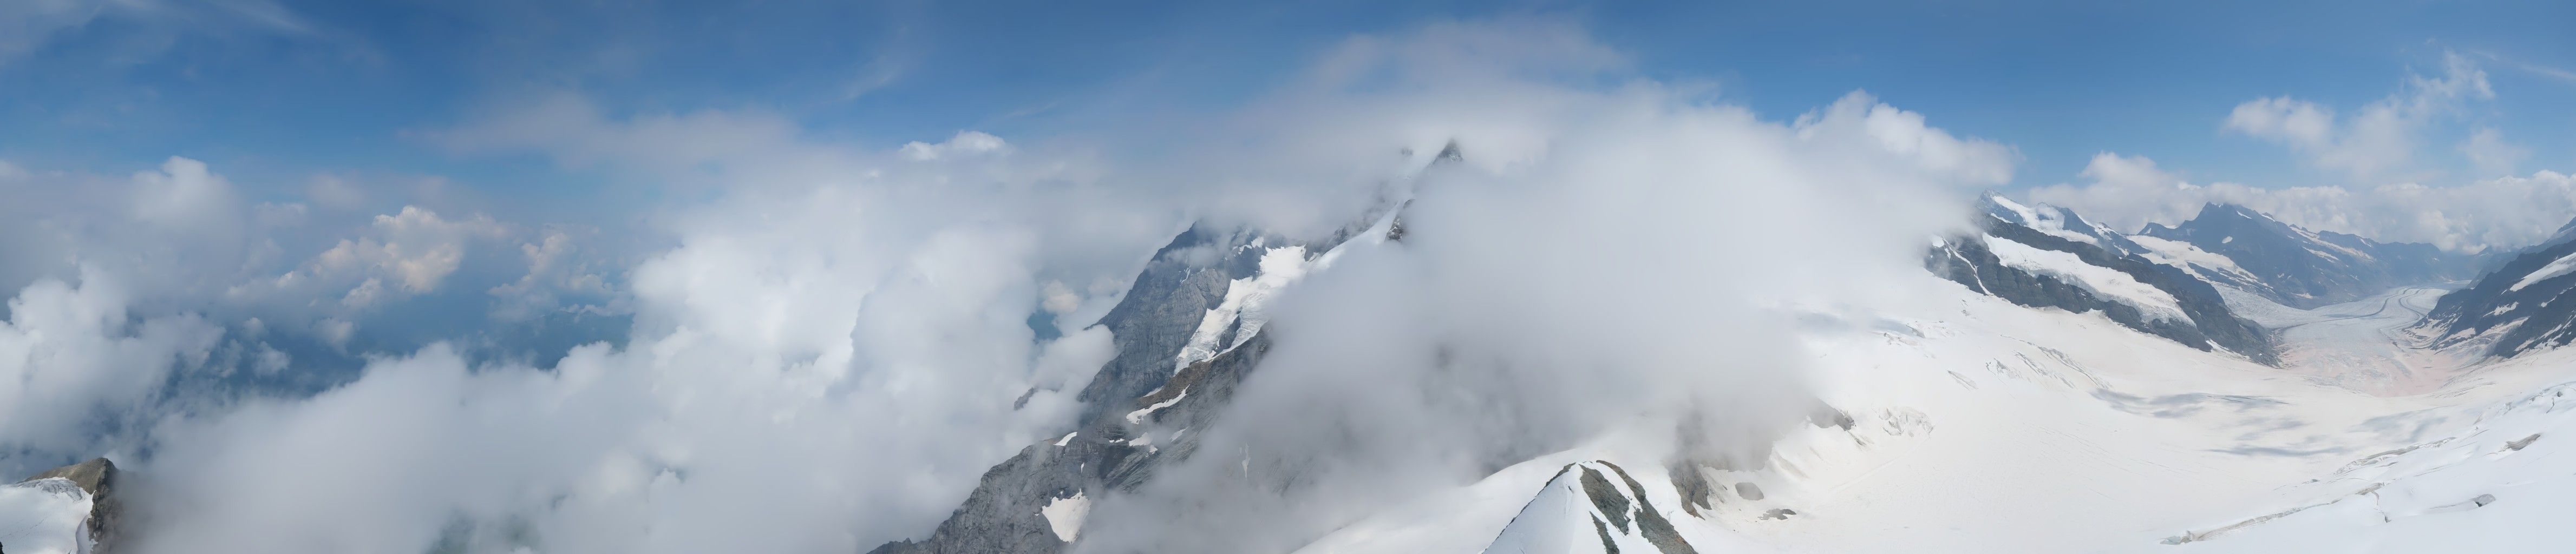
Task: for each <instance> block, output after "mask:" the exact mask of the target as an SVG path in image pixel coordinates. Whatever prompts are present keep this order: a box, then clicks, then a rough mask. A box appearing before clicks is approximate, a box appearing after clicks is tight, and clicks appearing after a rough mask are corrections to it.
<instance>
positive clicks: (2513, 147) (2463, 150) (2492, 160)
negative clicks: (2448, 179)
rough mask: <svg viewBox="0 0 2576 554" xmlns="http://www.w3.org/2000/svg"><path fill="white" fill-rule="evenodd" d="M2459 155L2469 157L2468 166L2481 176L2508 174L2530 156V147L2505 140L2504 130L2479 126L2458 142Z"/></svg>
mask: <svg viewBox="0 0 2576 554" xmlns="http://www.w3.org/2000/svg"><path fill="white" fill-rule="evenodd" d="M2460 155H2462V156H2467V157H2468V158H2469V166H2470V167H2473V168H2476V169H2477V171H2478V174H2479V176H2481V177H2486V176H2498V175H2510V174H2512V173H2513V168H2514V166H2516V165H2518V164H2521V163H2522V160H2524V159H2526V158H2530V157H2531V149H2529V148H2524V147H2522V146H2521V145H2517V144H2513V143H2511V142H2506V141H2505V140H2504V132H2502V131H2497V130H2496V129H2495V128H2494V127H2481V128H2479V129H2478V130H2477V132H2474V133H2470V134H2469V140H2468V141H2467V142H2462V143H2460Z"/></svg>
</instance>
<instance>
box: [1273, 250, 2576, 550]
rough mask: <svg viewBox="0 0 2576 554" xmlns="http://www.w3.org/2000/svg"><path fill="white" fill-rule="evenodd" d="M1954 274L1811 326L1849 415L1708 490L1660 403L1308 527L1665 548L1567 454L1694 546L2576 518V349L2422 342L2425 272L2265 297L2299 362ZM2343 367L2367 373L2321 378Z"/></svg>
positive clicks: (2495, 525) (2014, 542)
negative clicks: (2421, 346)
mask: <svg viewBox="0 0 2576 554" xmlns="http://www.w3.org/2000/svg"><path fill="white" fill-rule="evenodd" d="M1945 290H1952V293H1951V294H1952V297H1951V298H1947V299H1944V300H1942V301H1941V303H1943V304H1946V305H1947V308H1946V309H1926V310H1924V311H1923V312H1921V313H1880V314H1877V315H1875V316H1872V317H1876V318H1878V321H1864V322H1853V323H1855V324H1853V325H1843V326H1839V327H1837V328H1828V327H1811V328H1807V329H1806V330H1805V331H1802V337H1803V341H1804V342H1805V345H1806V346H1807V347H1808V350H1809V352H1810V353H1811V354H1812V356H1813V359H1814V367H1813V368H1811V369H1812V370H1813V372H1814V373H1816V374H1817V375H1819V376H1820V377H1819V378H1818V380H1817V385H1818V387H1819V388H1820V395H1821V396H1822V398H1823V400H1824V401H1825V402H1826V403H1828V404H1830V405H1831V406H1833V407H1834V408H1835V409H1837V410H1839V411H1840V412H1841V413H1842V415H1843V418H1844V419H1842V424H1825V425H1821V426H1814V425H1811V426H1802V427H1800V428H1798V429H1796V430H1794V431H1792V432H1791V433H1790V434H1788V435H1787V436H1785V437H1783V438H1782V439H1781V440H1780V441H1779V442H1778V443H1777V444H1776V445H1774V447H1773V449H1772V453H1771V455H1770V457H1769V458H1768V460H1766V463H1764V464H1763V465H1762V466H1761V467H1756V468H1739V469H1734V470H1717V469H1709V468H1698V471H1699V472H1700V475H1701V476H1703V477H1704V478H1705V479H1706V480H1707V482H1708V483H1709V484H1710V485H1711V487H1710V488H1711V489H1713V490H1714V491H1715V494H1714V495H1713V496H1712V497H1711V498H1709V499H1708V503H1709V507H1707V508H1696V509H1686V507H1685V504H1684V503H1685V502H1686V500H1685V499H1684V498H1682V496H1681V494H1682V493H1680V492H1678V491H1679V490H1680V489H1679V487H1676V486H1675V485H1674V483H1673V481H1672V478H1671V477H1670V474H1668V473H1667V472H1666V471H1665V470H1664V468H1665V464H1664V459H1665V456H1663V455H1662V454H1661V452H1662V451H1661V450H1658V447H1657V446H1655V445H1656V444H1658V443H1659V442H1660V441H1659V439H1661V438H1663V437H1662V436H1659V435H1658V434H1657V431H1656V430H1655V429H1648V428H1643V427H1648V426H1645V425H1640V426H1638V427H1641V428H1639V429H1628V430H1623V431H1620V432H1617V433H1613V434H1611V435H1610V436H1604V437H1600V438H1598V439H1596V440H1594V441H1592V442H1590V443H1587V444H1585V445H1584V446H1582V447H1578V448H1574V449H1571V450H1567V451H1563V452H1558V453H1554V454H1551V455H1547V456H1542V457H1540V458H1538V459H1534V460H1530V461H1528V462H1525V463H1522V464H1519V465H1515V466H1512V467H1509V468H1506V469H1503V470H1501V471H1499V472H1496V473H1494V474H1492V475H1490V476H1487V477H1486V478H1484V479H1483V480H1482V481H1480V482H1477V483H1475V484H1473V485H1471V486H1466V487H1461V488H1458V489H1452V490H1448V491H1443V492H1440V493H1437V494H1432V495H1427V496H1425V497H1422V498H1417V499H1415V500H1413V501H1411V502H1408V503H1404V504H1401V505H1395V506H1390V507H1388V508H1386V509H1385V510H1384V511H1382V512H1380V513H1378V514H1376V515H1374V516H1371V517H1369V518H1367V519H1365V520H1362V521H1360V522H1358V523H1355V524H1352V525H1349V526H1346V527H1344V528H1342V529H1340V530H1339V531H1338V532H1336V533H1334V534H1332V535H1330V536H1328V537H1325V538H1324V539H1323V540H1319V541H1317V542H1315V543H1313V544H1311V545H1309V546H1308V547H1307V548H1306V549H1304V550H1303V552H1310V553H1374V552H1386V553H1396V552H1459V553H1466V552H1478V551H1484V552H1495V553H1502V552H1514V553H1517V552H1607V551H1608V550H1607V549H1606V548H1604V547H1603V545H1602V541H1603V540H1605V538H1606V540H1608V541H1609V542H1610V543H1612V544H1614V545H1615V546H1617V548H1618V549H1619V551H1620V552H1628V553H1635V552H1656V551H1657V550H1656V549H1654V548H1653V547H1651V546H1648V547H1640V546H1639V545H1640V544H1642V543H1640V542H1638V540H1642V539H1637V540H1631V539H1635V538H1636V537H1631V536H1628V535H1621V534H1619V533H1618V529H1616V528H1614V527H1612V526H1606V525H1605V526H1604V529H1607V532H1606V534H1604V533H1596V532H1595V530H1594V528H1593V524H1592V523H1590V522H1589V521H1588V520H1590V519H1594V518H1602V519H1604V520H1605V521H1606V520H1607V519H1608V518H1607V516H1606V515H1605V514H1602V513H1601V510H1600V509H1599V508H1598V507H1597V506H1594V505H1591V504H1587V503H1582V502H1575V501H1574V500H1579V499H1580V497H1581V492H1582V491H1581V490H1579V487H1569V485H1568V484H1567V482H1566V481H1565V479H1566V477H1565V475H1566V473H1565V471H1566V468H1568V465H1569V464H1580V465H1576V466H1573V467H1577V468H1580V467H1594V466H1596V465H1602V464H1595V463H1593V462H1596V461H1597V462H1606V463H1607V464H1615V465H1616V466H1619V467H1622V468H1625V469H1626V471H1625V473H1626V475H1628V476H1630V477H1633V478H1634V479H1635V480H1636V481H1637V483H1638V484H1639V485H1640V487H1639V488H1641V489H1642V490H1643V491H1644V493H1645V494H1644V495H1643V498H1644V500H1645V502H1642V503H1641V504H1651V505H1652V506H1653V507H1654V509H1656V510H1658V514H1659V515H1660V516H1662V519H1664V520H1666V521H1669V522H1670V523H1671V525H1672V527H1673V528H1674V529H1675V531H1676V532H1677V533H1678V534H1679V535H1680V536H1682V537H1684V538H1686V539H1687V540H1688V542H1689V543H1690V545H1692V546H1693V547H1694V549H1695V550H1696V551H1698V552H1816V553H1839V552H2285V551H2333V552H2427V551H2462V550H2465V551H2556V550H2564V549H2566V548H2568V547H2567V546H2566V542H2567V541H2566V540H2564V539H2563V538H2552V537H2555V536H2556V532H2555V531H2554V530H2555V529H2557V528H2559V527H2562V526H2563V522H2564V521H2565V520H2566V518H2567V517H2569V516H2571V515H2576V452H2570V451H2569V450H2570V449H2571V448H2576V446H2570V445H2571V444H2576V440H2570V439H2576V427H2568V426H2567V425H2566V424H2567V422H2568V417H2569V416H2571V415H2576V409H2571V408H2576V399H2571V398H2567V394H2568V393H2569V392H2571V389H2576V382H2571V381H2576V350H2560V351H2552V352H2541V353H2533V354H2529V355H2525V356H2521V357H2518V358H2515V359H2511V360H2509V361H2487V360H2483V359H2479V358H2475V357H2472V356H2461V355H2453V354H2451V353H2444V352H2425V351H2420V350H2410V349H2408V348H2406V346H2405V345H2403V344H2400V341H2403V340H2405V338H2406V337H2405V336H2404V335H2402V334H2399V333H2395V332H2394V331H2393V329H2396V328H2399V327H2402V326H2403V325H2404V324H2405V323H2411V322H2412V318H2413V317H2414V316H2415V315H2417V314H2420V313H2421V310H2422V309H2423V308H2424V307H2425V306H2428V305H2429V304H2430V302H2431V299H2432V298H2433V297H2434V296H2435V294H2434V293H2435V291H2432V290H2431V289H2402V290H2399V291H2392V292H2391V293H2388V294H2384V295H2381V296H2379V297H2374V298H2372V299H2369V300H2365V301H2362V302H2355V303H2350V304H2344V305H2337V306H2329V307H2326V308H2322V309H2320V310H2316V311H2314V312H2305V311H2301V310H2295V309H2290V308H2286V307H2279V306H2277V305H2273V306H2272V309H2271V310H2270V311H2268V312H2267V311H2262V310H2247V311H2250V312H2256V313H2254V314H2249V316H2251V317H2256V319H2257V320H2258V321H2263V322H2264V323H2265V324H2267V325H2284V326H2290V327H2289V329H2288V330H2287V331H2285V341H2286V343H2287V346H2288V348H2289V349H2290V352H2291V354H2290V355H2289V356H2288V358H2289V360H2290V361H2289V362H2288V363H2287V364H2286V365H2288V366H2289V367H2287V368H2274V367H2267V366H2263V365H2259V364H2255V363H2252V362H2248V361H2245V360H2243V359H2240V358H2237V357H2234V356H2232V355H2229V354H2225V353H2209V352H2201V351H2198V350H2193V349H2190V348H2188V347H2184V346H2182V345H2179V344H2174V343H2172V342H2170V341H2163V340H2158V339H2156V338H2155V337H2151V336H2146V335H2143V334H2139V333H2136V332H2134V331H2131V330H2128V329H2126V328H2123V327H2120V326H2119V325H2117V324H2115V323H2113V322H2111V321H2109V320H2108V319H2106V318H2104V317H2102V316H2101V315H2100V314H2074V313H2067V312H2064V311H2060V310H2033V309H2028V308H2022V307H2018V306H2014V305H2012V304H2010V303H2007V302H2005V301H2002V300H1999V299H1995V298H1991V297H1986V296H1983V295H1979V294H1975V293H1973V292H1970V291H1968V290H1966V289H1965V288H1964V287H1952V289H1945ZM2231 292H2233V294H2230V295H2229V297H2230V298H2231V301H2232V302H2233V301H2234V300H2235V299H2236V298H2237V297H2238V296H2246V297H2251V296H2252V295H2250V294H2244V293H2242V292H2234V291H2231ZM2257 299H2259V297H2258V298H2257ZM2345 364H2351V365H2353V367H2355V368H2356V369H2354V370H2353V371H2359V372H2363V373H2368V374H2370V375H2368V376H2367V377H2366V378H2341V377H2339V376H2335V375H2329V373H2331V370H2330V368H2332V367H2335V366H2338V365H2345ZM2373 364H2377V365H2373ZM2348 385H2349V386H2348ZM1567 537H1572V538H1567ZM1586 539H1589V540H1586ZM1489 547H1490V548H1489Z"/></svg>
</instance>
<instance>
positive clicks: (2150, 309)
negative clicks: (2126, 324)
mask: <svg viewBox="0 0 2576 554" xmlns="http://www.w3.org/2000/svg"><path fill="white" fill-rule="evenodd" d="M1985 240H1986V250H1988V251H1991V252H1994V254H1995V258H1996V259H1997V260H1999V261H2002V262H2003V264H2004V265H2005V266H2006V267H2011V268H2013V269H2019V270H2022V271H2028V272H2031V273H2032V274H2035V275H2047V276H2050V277H2056V278H2058V279H2059V280H2063V281H2066V282H2067V283H2069V284H2073V285H2075V286H2078V287H2083V288H2084V290H2088V291H2092V292H2093V294H2095V295H2098V296H2100V297H2102V298H2103V299H2105V300H2110V301H2113V302H2119V303H2122V304H2128V305H2130V306H2132V307H2136V308H2137V309H2138V313H2140V314H2143V315H2144V316H2146V318H2147V319H2163V320H2172V321H2178V322H2182V323H2185V324H2188V323H2191V316H2190V315H2186V314H2184V313H2183V311H2182V302H2181V301H2179V300H2175V299H2174V297H2173V294H2171V293H2167V292H2165V291H2164V290H2163V289H2158V288H2156V287H2155V286H2154V285H2149V284H2146V283H2141V282H2138V279H2137V278H2135V277H2130V276H2129V274H2127V273H2121V272H2120V271H2119V270H2115V269H2111V268H2107V267H2102V266H2098V265H2093V264H2088V263H2084V259H2083V258H2080V257H2077V256H2076V255H2074V254H2070V253H2066V252H2059V251H2055V250H2041V249H2039V248H2037V247H2033V246H2030V245H2027V244H2022V243H2019V242H2013V241H2012V240H2011V239H2006V238H2001V237H1996V236H1994V235H1985Z"/></svg>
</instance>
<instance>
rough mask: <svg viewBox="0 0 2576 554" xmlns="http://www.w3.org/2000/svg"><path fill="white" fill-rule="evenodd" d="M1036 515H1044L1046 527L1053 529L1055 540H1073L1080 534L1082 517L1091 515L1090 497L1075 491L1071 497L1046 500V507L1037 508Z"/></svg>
mask: <svg viewBox="0 0 2576 554" xmlns="http://www.w3.org/2000/svg"><path fill="white" fill-rule="evenodd" d="M1038 515H1043V516H1046V520H1047V529H1048V530H1051V531H1055V538H1056V540H1061V541H1064V542H1073V539H1075V538H1079V537H1081V536H1082V520H1083V518H1086V517H1090V516H1091V499H1089V498H1083V496H1082V493H1079V492H1076V493H1073V496H1072V497H1068V498H1057V499H1053V500H1048V501H1047V505H1046V507H1044V508H1038Z"/></svg>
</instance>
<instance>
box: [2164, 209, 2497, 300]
mask: <svg viewBox="0 0 2576 554" xmlns="http://www.w3.org/2000/svg"><path fill="white" fill-rule="evenodd" d="M2138 234H2140V235H2145V236H2149V237H2156V238H2161V239H2168V240H2174V241H2180V242H2183V243H2187V244H2190V245H2192V246H2195V247H2198V248H2200V249H2201V250H2206V251H2208V252H2210V253H2213V254H2218V255H2221V256H2226V257H2227V258H2228V259H2229V260H2232V261H2234V262H2235V263H2236V265H2238V266H2240V267H2242V268H2244V269H2245V271H2247V272H2250V273H2252V274H2253V275H2254V276H2255V277H2257V278H2259V279H2260V282H2256V283H2228V284H2229V285H2232V286H2236V287H2237V288H2242V289H2245V290H2247V291H2250V292H2253V293H2256V294H2260V295H2263V296H2264V297H2265V298H2270V299H2272V301H2274V302H2279V303H2281V304H2282V305H2286V306H2291V307H2296V308H2315V307H2319V306H2325V305H2330V304H2339V303H2343V302H2351V301H2354V300H2360V299H2362V298H2367V297H2369V296H2371V295H2374V294H2379V293H2381V292H2386V291H2387V290H2389V289H2392V288H2396V287H2401V286H2407V285H2418V284H2424V283H2433V282H2442V281H2455V280H2460V279H2466V278H2469V277H2471V276H2473V275H2475V274H2476V268H2477V266H2478V264H2479V262H2480V260H2481V259H2482V258H2481V257H2480V256H2477V255H2469V254H2451V253H2447V252H2443V251H2442V249H2440V248H2436V247H2434V246H2433V245H2429V244H2421V243H2391V242H2379V241H2374V240H2370V239H2366V238H2361V237H2358V236H2353V235H2347V234H2343V233H2336V232H2331V231H2328V232H2313V231H2309V230H2307V229H2303V228H2300V227H2298V226H2296V225H2290V224H2288V223H2282V222H2280V221H2279V220H2275V219H2272V218H2271V217H2270V216H2266V215H2263V214H2262V213H2260V212H2256V211H2253V210H2249V209H2246V208H2244V207H2241V206H2235V205H2229V204H2209V205H2206V206H2203V207H2201V210H2200V214H2199V215H2196V216H2193V217H2192V219H2191V220H2190V221H2185V222H2183V223H2182V224H2181V225H2178V226H2174V227H2166V226H2164V225H2159V224H2154V223H2149V224H2147V227H2146V228H2145V229H2144V230H2142V231H2140V232H2139V233H2138Z"/></svg>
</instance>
